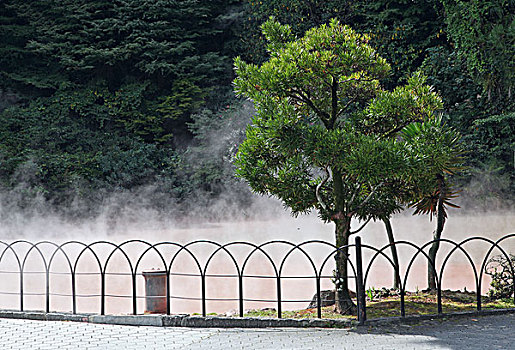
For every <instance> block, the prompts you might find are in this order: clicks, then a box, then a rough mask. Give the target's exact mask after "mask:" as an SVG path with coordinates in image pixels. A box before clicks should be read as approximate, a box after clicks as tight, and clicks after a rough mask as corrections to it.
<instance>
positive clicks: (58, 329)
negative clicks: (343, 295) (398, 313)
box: [0, 314, 515, 350]
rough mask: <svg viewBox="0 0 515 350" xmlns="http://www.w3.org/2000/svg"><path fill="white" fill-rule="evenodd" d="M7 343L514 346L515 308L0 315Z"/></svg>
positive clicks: (2, 341)
mask: <svg viewBox="0 0 515 350" xmlns="http://www.w3.org/2000/svg"><path fill="white" fill-rule="evenodd" d="M0 347H1V348H2V350H4V349H23V350H26V349H123V350H129V349H224V350H225V349H318V350H322V349H323V350H325V349H417V350H418V349H460V350H461V349H515V314H508V315H496V316H483V317H477V318H467V319H455V320H447V321H426V322H423V323H420V324H418V325H413V326H406V325H396V326H393V325H390V326H381V327H367V328H361V327H360V328H357V329H347V330H343V329H334V330H333V329H331V330H329V329H199V328H197V329H192V328H160V327H134V326H115V325H99V324H89V323H74V322H54V321H29V320H13V319H0Z"/></svg>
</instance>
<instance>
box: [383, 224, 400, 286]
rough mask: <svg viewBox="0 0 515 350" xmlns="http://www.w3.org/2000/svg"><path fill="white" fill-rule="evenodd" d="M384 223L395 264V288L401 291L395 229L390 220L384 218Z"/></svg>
mask: <svg viewBox="0 0 515 350" xmlns="http://www.w3.org/2000/svg"><path fill="white" fill-rule="evenodd" d="M383 222H384V226H385V227H386V234H387V235H388V243H389V244H391V246H390V251H391V252H392V261H393V264H394V271H393V288H397V289H399V288H400V287H401V281H400V278H399V256H398V255H397V246H396V245H395V244H393V243H395V238H394V237H393V228H392V224H391V223H390V219H389V218H384V219H383Z"/></svg>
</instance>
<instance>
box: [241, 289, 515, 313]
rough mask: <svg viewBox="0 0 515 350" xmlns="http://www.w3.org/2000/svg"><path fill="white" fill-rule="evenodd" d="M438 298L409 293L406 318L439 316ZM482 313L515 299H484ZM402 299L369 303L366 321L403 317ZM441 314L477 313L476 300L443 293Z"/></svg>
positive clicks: (507, 305) (504, 306)
mask: <svg viewBox="0 0 515 350" xmlns="http://www.w3.org/2000/svg"><path fill="white" fill-rule="evenodd" d="M436 300H437V297H436V293H434V292H422V291H420V292H408V293H406V295H405V297H404V305H405V309H406V315H430V314H436V313H437V312H438V308H437V302H436ZM481 300H482V309H483V310H487V309H507V308H513V307H515V304H514V303H513V299H499V300H491V299H489V298H488V297H486V296H483V297H482V299H481ZM400 305H401V303H400V296H388V297H383V298H378V299H375V300H372V301H371V300H367V318H368V319H372V318H378V317H394V316H400V312H401V311H400V307H401V306H400ZM442 310H443V312H444V313H451V312H461V311H474V310H476V296H475V295H474V293H470V292H460V291H442ZM244 316H245V317H264V318H275V317H277V311H276V310H275V309H270V308H267V309H263V310H249V311H247V312H246V313H245V314H244ZM282 317H283V318H317V309H316V308H314V309H301V310H294V311H283V312H282ZM322 318H348V319H356V316H350V315H340V314H339V313H336V312H334V307H333V306H326V307H323V308H322Z"/></svg>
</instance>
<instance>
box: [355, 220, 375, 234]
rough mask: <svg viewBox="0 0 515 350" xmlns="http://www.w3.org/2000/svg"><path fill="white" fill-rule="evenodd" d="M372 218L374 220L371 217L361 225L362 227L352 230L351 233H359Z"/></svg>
mask: <svg viewBox="0 0 515 350" xmlns="http://www.w3.org/2000/svg"><path fill="white" fill-rule="evenodd" d="M370 220H372V218H369V219H368V220H367V221H365V223H364V224H363V225H361V227H360V228H358V229H357V230H356V231H352V232H350V233H349V234H350V235H353V234H355V233H358V232H359V231H361V230H363V229H364V228H365V226H367V224H368V223H369V222H370Z"/></svg>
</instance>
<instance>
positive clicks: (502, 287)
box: [486, 254, 515, 299]
mask: <svg viewBox="0 0 515 350" xmlns="http://www.w3.org/2000/svg"><path fill="white" fill-rule="evenodd" d="M509 257H510V259H509V260H508V259H506V257H505V256H504V255H498V256H494V257H493V258H491V259H490V260H489V261H488V264H487V268H486V274H487V275H489V276H491V277H492V282H491V283H490V287H491V288H490V290H489V291H488V296H489V297H490V298H493V299H503V298H510V297H512V296H513V273H512V271H513V270H512V268H513V269H515V255H513V254H510V256H509Z"/></svg>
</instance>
